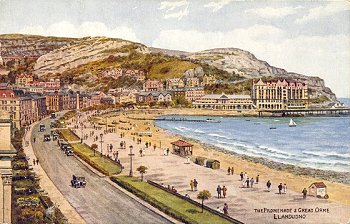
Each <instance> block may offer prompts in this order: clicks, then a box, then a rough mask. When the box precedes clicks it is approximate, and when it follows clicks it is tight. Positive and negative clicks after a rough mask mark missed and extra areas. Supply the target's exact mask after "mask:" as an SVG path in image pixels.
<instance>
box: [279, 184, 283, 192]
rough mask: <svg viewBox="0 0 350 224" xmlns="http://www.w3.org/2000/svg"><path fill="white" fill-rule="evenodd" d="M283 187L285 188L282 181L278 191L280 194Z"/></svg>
mask: <svg viewBox="0 0 350 224" xmlns="http://www.w3.org/2000/svg"><path fill="white" fill-rule="evenodd" d="M282 188H283V186H282V183H280V185H278V193H279V194H282Z"/></svg>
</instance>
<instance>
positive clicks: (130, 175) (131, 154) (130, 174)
mask: <svg viewBox="0 0 350 224" xmlns="http://www.w3.org/2000/svg"><path fill="white" fill-rule="evenodd" d="M129 148H130V153H129V156H130V173H129V177H132V157H133V156H134V155H135V154H133V153H132V149H133V146H132V145H130V146H129Z"/></svg>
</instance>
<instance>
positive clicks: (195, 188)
mask: <svg viewBox="0 0 350 224" xmlns="http://www.w3.org/2000/svg"><path fill="white" fill-rule="evenodd" d="M193 186H194V190H195V191H197V186H198V182H197V180H196V179H194V180H193Z"/></svg>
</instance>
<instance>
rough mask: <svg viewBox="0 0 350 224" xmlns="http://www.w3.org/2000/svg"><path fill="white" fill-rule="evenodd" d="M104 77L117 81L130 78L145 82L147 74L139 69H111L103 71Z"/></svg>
mask: <svg viewBox="0 0 350 224" xmlns="http://www.w3.org/2000/svg"><path fill="white" fill-rule="evenodd" d="M102 76H103V77H106V78H107V77H108V78H113V79H117V78H119V77H122V76H129V77H131V78H133V79H135V80H137V81H144V80H145V78H146V76H145V72H144V71H142V70H137V69H135V70H134V69H124V68H111V69H107V70H104V71H102Z"/></svg>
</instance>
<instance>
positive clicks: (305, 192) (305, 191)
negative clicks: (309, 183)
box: [301, 188, 307, 199]
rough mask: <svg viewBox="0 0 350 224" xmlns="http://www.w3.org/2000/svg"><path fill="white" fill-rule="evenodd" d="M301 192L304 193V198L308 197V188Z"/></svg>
mask: <svg viewBox="0 0 350 224" xmlns="http://www.w3.org/2000/svg"><path fill="white" fill-rule="evenodd" d="M301 193H303V198H304V199H306V194H307V190H306V188H304V190H303V191H302V192H301Z"/></svg>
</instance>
